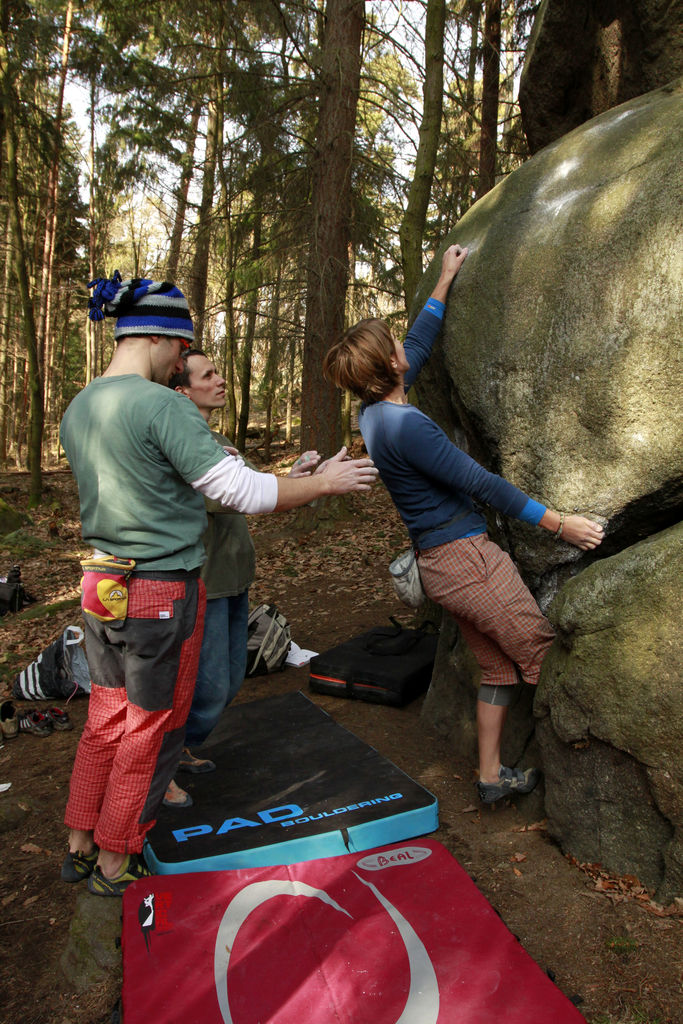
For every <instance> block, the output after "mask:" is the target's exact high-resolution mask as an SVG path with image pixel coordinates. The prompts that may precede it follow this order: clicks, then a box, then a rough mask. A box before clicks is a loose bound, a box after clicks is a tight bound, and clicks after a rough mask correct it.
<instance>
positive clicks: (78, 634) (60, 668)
mask: <svg viewBox="0 0 683 1024" xmlns="http://www.w3.org/2000/svg"><path fill="white" fill-rule="evenodd" d="M82 640H83V630H82V629H81V627H80V626H67V627H66V629H65V630H64V632H63V633H62V635H61V636H59V637H58V638H57V639H56V640H55V641H54V642H53V643H51V644H50V645H49V647H46V648H45V650H44V651H43V652H42V654H39V655H38V657H37V658H36V660H35V661H32V662H31V664H30V665H29V666H28V667H27V668H25V669H24V670H23V672H20V673H19V674H18V675H17V676H16V678H15V680H14V685H13V687H12V696H14V697H18V698H19V699H20V700H50V699H51V698H54V697H63V698H69V697H74V696H76V694H81V693H90V669H89V668H88V662H87V660H86V657H85V651H84V650H83V647H82V645H81V641H82Z"/></svg>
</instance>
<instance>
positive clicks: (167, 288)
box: [88, 270, 194, 348]
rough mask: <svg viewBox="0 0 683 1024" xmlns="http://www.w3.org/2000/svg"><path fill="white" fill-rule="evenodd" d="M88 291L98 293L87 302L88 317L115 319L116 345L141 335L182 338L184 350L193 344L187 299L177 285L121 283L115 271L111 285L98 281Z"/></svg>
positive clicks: (143, 281) (138, 280)
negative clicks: (133, 336)
mask: <svg viewBox="0 0 683 1024" xmlns="http://www.w3.org/2000/svg"><path fill="white" fill-rule="evenodd" d="M88 288H94V289H95V290H94V292H93V294H92V296H91V297H90V300H89V301H88V316H89V317H90V319H91V320H103V319H104V317H105V316H115V317H116V318H117V319H116V327H115V328H114V338H115V339H116V340H117V341H118V340H119V339H120V338H125V337H128V336H130V335H140V334H161V335H166V336H168V337H169V338H180V340H181V341H182V342H183V344H184V346H185V348H189V346H190V344H191V343H192V342H193V341H194V330H193V327H192V318H191V317H190V308H189V306H188V304H187V299H186V298H185V296H184V295H183V293H182V292H181V290H180V288H176V286H175V285H174V284H170V283H169V282H168V281H148V280H146V279H143V278H139V277H134V278H132V279H130V280H128V281H122V280H121V275H120V273H119V272H118V270H115V271H114V276H113V277H112V279H111V281H108V280H107V278H105V277H98V278H96V279H95V280H94V281H91V282H90V284H89V285H88Z"/></svg>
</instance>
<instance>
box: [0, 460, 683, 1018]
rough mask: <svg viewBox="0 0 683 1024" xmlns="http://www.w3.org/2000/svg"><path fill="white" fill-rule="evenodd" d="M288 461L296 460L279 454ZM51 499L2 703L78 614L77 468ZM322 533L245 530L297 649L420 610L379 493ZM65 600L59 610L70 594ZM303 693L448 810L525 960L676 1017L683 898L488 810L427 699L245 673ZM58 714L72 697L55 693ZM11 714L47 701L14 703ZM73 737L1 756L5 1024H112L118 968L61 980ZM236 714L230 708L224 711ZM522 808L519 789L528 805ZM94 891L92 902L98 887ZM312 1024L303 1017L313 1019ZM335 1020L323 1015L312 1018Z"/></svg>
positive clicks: (12, 745) (448, 841)
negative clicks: (85, 981)
mask: <svg viewBox="0 0 683 1024" xmlns="http://www.w3.org/2000/svg"><path fill="white" fill-rule="evenodd" d="M281 454H282V460H281V464H282V465H284V464H287V461H288V460H289V461H290V462H291V461H292V460H293V458H294V457H295V453H291V452H290V453H284V452H283V453H281ZM27 484H28V480H27V477H26V476H25V475H23V474H7V475H4V476H2V477H0V497H2V498H4V499H5V500H6V501H8V502H9V503H11V504H12V505H14V506H15V507H18V508H21V509H26V491H27ZM45 498H46V501H45V505H44V506H42V507H41V508H40V509H39V510H34V511H32V512H31V513H30V514H31V517H32V520H33V522H32V524H31V525H27V526H26V527H25V528H24V529H22V530H21V531H20V532H19V534H15V535H14V537H13V538H12V543H11V545H10V544H7V543H6V542H5V543H6V546H5V547H3V546H2V544H0V574H1V573H4V572H6V571H7V569H9V567H10V566H11V565H12V564H13V563H14V562H19V563H20V564H21V567H22V573H23V578H24V582H25V585H26V588H27V590H28V591H29V593H30V594H31V595H32V596H33V597H35V598H36V604H35V605H32V606H31V607H30V608H29V609H28V610H27V611H25V612H23V613H21V614H20V615H14V616H12V615H8V616H5V617H4V618H3V619H2V620H0V637H1V639H2V645H1V646H0V696H2V699H4V698H6V697H8V696H9V695H10V688H11V683H12V680H13V678H14V675H15V674H16V672H17V671H18V670H19V669H21V668H23V667H25V665H26V664H28V663H29V662H30V661H31V660H33V659H34V658H35V657H36V656H37V655H38V653H39V652H40V651H42V650H43V649H44V647H45V646H47V644H48V643H50V642H51V641H52V640H53V639H55V638H56V637H57V636H59V635H60V633H61V631H62V630H63V629H64V628H65V626H67V625H69V624H73V623H77V622H78V618H79V611H78V607H77V606H76V599H77V595H78V580H79V575H80V573H79V565H78V559H79V557H82V554H83V553H84V550H85V549H83V546H82V541H81V539H80V532H79V523H78V512H77V503H76V500H75V491H74V487H73V482H72V479H71V476H70V474H69V473H68V471H60V472H55V473H50V474H47V475H46V494H45ZM349 505H350V508H349V510H348V515H347V518H345V519H344V520H342V521H340V522H338V523H337V525H336V526H335V527H334V528H333V529H332V530H331V531H330V532H325V533H323V532H320V531H316V532H313V533H302V532H300V530H299V517H298V515H297V513H288V514H286V515H283V516H273V517H257V518H255V519H254V520H253V523H252V526H253V529H252V532H253V535H254V539H255V543H256V547H257V554H258V575H257V579H256V581H255V584H254V586H253V587H252V590H251V598H252V601H253V602H254V603H257V602H260V601H272V602H275V603H276V604H277V605H278V606H279V607H280V608H281V610H282V611H283V612H284V613H285V615H286V616H287V618H288V619H289V621H290V623H291V626H292V635H293V638H294V640H295V641H296V642H297V643H298V644H299V645H300V646H301V647H304V648H308V649H312V650H315V651H324V650H326V649H327V648H329V647H331V646H333V645H334V644H336V643H339V642H341V641H342V640H344V639H346V638H348V637H350V636H354V635H356V634H358V633H361V632H364V631H365V630H366V629H368V628H370V627H372V626H375V625H385V624H387V622H388V616H389V615H395V616H396V617H397V618H398V619H399V620H400V621H402V622H403V623H405V624H411V623H412V621H413V620H412V615H411V613H410V611H409V610H408V609H406V608H405V607H404V606H402V605H401V604H400V603H399V602H398V601H397V600H396V598H395V597H394V596H393V592H392V589H391V584H390V582H389V579H388V575H387V565H388V561H389V560H390V557H391V556H392V555H394V554H396V553H397V552H398V551H399V550H400V549H401V548H402V547H403V546H404V535H403V531H402V528H401V526H400V523H399V522H398V519H397V517H396V514H395V513H394V511H393V509H392V506H391V503H390V501H389V499H388V497H387V495H386V492H385V491H384V489H383V488H381V487H379V486H378V487H375V488H374V490H373V493H372V494H371V495H370V496H369V497H366V496H358V497H355V498H354V499H352V500H351V501H350V503H349ZM65 601H66V602H67V605H66V606H64V605H63V604H61V603H60V602H65ZM296 690H302V691H303V692H304V693H306V694H307V695H308V696H310V697H311V698H312V699H313V700H314V701H315V702H316V703H317V704H318V705H319V706H320V707H322V708H323V709H324V710H325V711H326V712H328V713H329V714H330V715H331V716H332V717H333V718H334V719H335V720H336V721H338V722H339V723H340V724H341V725H342V726H344V727H345V728H347V729H349V730H351V731H352V732H354V733H355V734H356V735H358V736H359V737H361V738H362V739H363V740H365V741H366V742H367V743H369V744H370V745H371V746H373V747H374V748H376V749H377V750H378V751H379V752H380V753H381V754H382V755H384V756H385V757H387V758H389V759H390V760H391V761H393V762H394V763H395V764H396V765H398V767H399V768H401V769H402V770H403V771H405V772H406V773H407V774H408V775H410V776H411V777H412V778H413V779H415V780H416V781H417V782H419V783H420V784H421V785H423V786H425V787H426V788H427V789H428V790H430V791H431V792H432V793H434V794H435V795H436V796H437V798H438V802H439V821H440V824H439V828H438V831H437V832H436V833H435V835H434V838H436V839H437V840H439V841H440V842H441V843H442V844H443V845H444V846H446V847H447V849H448V850H450V851H451V852H452V853H453V855H454V856H455V857H456V858H457V859H458V861H459V862H460V864H462V866H463V867H464V868H465V869H466V870H467V872H468V873H469V874H470V875H471V876H472V878H474V879H475V881H476V884H477V885H478V887H479V889H480V890H481V891H482V893H483V894H484V895H485V896H486V898H487V899H488V900H489V901H490V903H491V904H492V905H493V907H494V908H495V909H496V911H497V912H498V913H499V914H500V916H501V917H502V919H503V921H504V922H505V923H506V925H507V926H508V928H509V929H510V930H511V931H512V932H513V934H514V935H516V936H517V938H518V939H519V941H520V942H521V943H522V945H523V946H524V948H525V949H526V950H527V951H528V953H529V954H530V955H531V956H532V957H533V958H534V960H536V962H537V963H538V964H540V966H541V967H542V968H543V969H544V970H546V971H547V972H548V973H549V974H550V976H551V977H552V978H553V979H554V981H555V982H556V984H557V985H558V986H559V988H560V989H561V990H562V991H563V992H564V993H565V994H566V995H567V996H569V997H570V998H571V999H572V1000H573V1001H574V1002H575V1003H576V1005H577V1007H578V1008H579V1010H580V1011H581V1013H582V1014H583V1015H584V1016H585V1018H586V1020H587V1021H588V1022H589V1024H680V1022H681V1021H683V995H682V990H681V950H682V948H683V944H682V942H681V939H682V922H681V917H680V911H681V907H680V906H676V905H673V906H671V907H668V908H664V907H660V906H658V905H657V904H655V903H654V902H653V901H652V900H651V899H650V898H649V894H647V893H646V892H644V891H643V890H642V888H641V887H640V886H639V884H638V882H637V880H635V879H630V878H618V877H615V876H611V875H609V874H608V873H607V872H605V871H603V870H602V869H601V867H600V865H577V864H576V863H575V862H574V861H573V860H572V859H571V858H569V857H567V856H565V855H563V853H562V851H561V850H560V849H559V848H558V847H557V846H556V845H555V844H554V843H553V842H552V841H551V840H550V838H549V836H548V834H547V833H546V832H545V830H544V827H543V824H544V823H543V822H542V821H539V822H533V823H529V822H528V821H527V820H526V818H525V815H524V813H523V807H522V805H521V803H520V804H519V805H518V806H515V804H514V803H512V802H511V803H508V804H506V805H505V806H495V807H493V808H484V807H481V806H480V805H479V804H478V802H477V798H476V792H475V788H474V782H475V773H474V770H473V765H472V764H470V763H467V762H465V761H464V760H463V759H462V758H461V757H460V756H459V755H458V751H457V750H453V749H451V748H450V747H449V746H448V745H447V744H446V743H445V742H444V741H443V740H442V739H440V738H439V737H438V736H437V735H436V734H435V733H434V732H433V731H432V730H431V729H430V728H429V727H428V726H427V725H426V724H425V722H424V721H423V720H422V718H421V717H420V710H421V704H422V701H421V700H418V701H415V702H414V703H412V704H410V705H409V706H408V707H406V708H404V709H400V710H399V709H393V708H386V707H382V706H379V705H373V704H365V703H361V702H351V701H346V700H340V699H337V698H334V697H321V696H317V695H314V694H311V693H310V692H309V690H308V670H307V669H306V668H302V669H292V668H290V669H287V670H286V671H284V672H282V673H279V674H276V675H272V676H268V677H265V678H258V679H254V680H247V681H246V683H245V685H244V687H243V689H242V691H241V693H240V695H239V696H238V698H237V700H238V701H240V702H241V701H250V700H257V699H260V698H263V697H266V696H270V695H272V694H278V693H284V692H288V691H296ZM54 703H58V704H60V705H61V706H62V707H66V704H65V702H63V701H61V702H54ZM17 705H18V706H19V707H32V708H34V709H35V708H38V709H40V705H36V704H33V705H30V704H29V703H27V702H21V701H19V702H17ZM68 712H69V714H70V716H71V718H72V719H73V721H74V724H75V728H74V730H73V731H72V732H55V733H53V734H52V735H51V736H49V737H46V738H39V737H36V736H32V735H20V736H19V737H18V738H17V739H15V740H12V741H9V742H6V743H5V746H4V748H2V749H0V783H3V782H11V784H12V785H11V788H10V789H9V790H8V791H6V792H4V793H2V794H0V880H1V881H0V910H1V913H0V937H1V942H0V949H1V950H2V956H1V958H0V1019H1V1020H2V1021H4V1022H5V1024H108V1022H109V1021H111V1019H112V1011H113V1010H114V1008H115V1006H116V1004H117V1001H118V994H119V983H120V978H119V977H118V976H117V975H116V974H113V975H112V976H111V977H110V978H109V979H108V980H107V981H106V982H104V983H102V984H101V985H99V986H98V987H97V988H96V989H94V990H92V991H90V992H87V993H86V994H77V993H74V991H73V990H72V989H70V988H69V986H68V984H67V982H66V980H65V978H64V977H63V974H62V972H61V970H60V966H59V958H60V955H61V953H62V951H63V949H64V945H65V941H66V936H67V931H68V928H69V922H70V920H71V917H72V915H73V911H74V907H75V903H76V899H77V896H78V894H79V892H80V891H81V886H73V885H66V884H64V883H62V882H61V881H60V880H59V868H60V865H61V861H62V859H63V856H64V851H65V830H64V827H63V825H62V815H63V812H64V805H65V801H66V794H67V787H68V780H69V774H70V769H71V764H72V761H73V756H74V751H75V748H76V744H77V741H78V737H79V734H80V731H81V728H82V725H83V722H84V720H85V716H86V713H87V699H85V698H80V699H78V698H77V699H74V700H73V701H72V702H71V703H69V705H68ZM226 713H228V714H229V710H228V711H227V712H226ZM519 799H520V801H521V800H523V799H524V798H519ZM92 898H93V899H95V897H92ZM306 1024H309V1022H306ZM310 1024H325V1022H310Z"/></svg>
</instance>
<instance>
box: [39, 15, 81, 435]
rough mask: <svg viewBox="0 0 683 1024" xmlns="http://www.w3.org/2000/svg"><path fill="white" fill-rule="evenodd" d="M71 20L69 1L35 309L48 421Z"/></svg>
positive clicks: (65, 22) (65, 19)
mask: <svg viewBox="0 0 683 1024" xmlns="http://www.w3.org/2000/svg"><path fill="white" fill-rule="evenodd" d="M72 17H73V0H69V2H68V3H67V5H66V11H65V14H64V36H63V39H62V59H61V67H60V71H59V87H58V90H57V106H56V110H55V115H54V126H53V132H54V142H53V147H52V160H51V162H50V170H49V172H48V179H47V195H46V202H45V237H44V240H43V262H42V270H41V281H40V296H39V308H38V331H37V335H38V337H37V345H38V352H39V355H40V358H41V360H42V367H43V380H44V382H45V402H44V404H45V411H46V416H47V419H48V421H49V410H50V405H51V398H52V376H53V366H52V364H53V350H54V345H53V340H52V339H53V333H52V324H51V321H52V319H53V317H52V276H53V268H54V259H55V238H56V236H57V200H58V196H59V170H60V158H61V150H62V116H63V109H64V87H65V85H66V73H67V70H68V67H69V50H70V48H71V21H72Z"/></svg>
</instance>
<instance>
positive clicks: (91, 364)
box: [85, 74, 99, 384]
mask: <svg viewBox="0 0 683 1024" xmlns="http://www.w3.org/2000/svg"><path fill="white" fill-rule="evenodd" d="M96 103H97V87H96V85H95V75H94V74H92V75H91V76H90V109H89V111H88V113H89V117H90V142H89V145H88V172H89V178H90V181H89V186H88V270H89V273H90V277H89V278H88V281H89V282H90V281H94V279H95V278H96V277H97V269H96V267H95V262H96V258H95V248H96V245H97V232H96V225H95V186H96V183H95V105H96ZM98 334H99V331H98V326H97V324H96V323H95V322H94V321H93V320H91V319H90V318H89V317H88V318H87V319H86V322H85V339H86V340H85V383H86V384H89V383H90V381H91V380H92V379H93V377H96V376H97V339H98Z"/></svg>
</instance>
